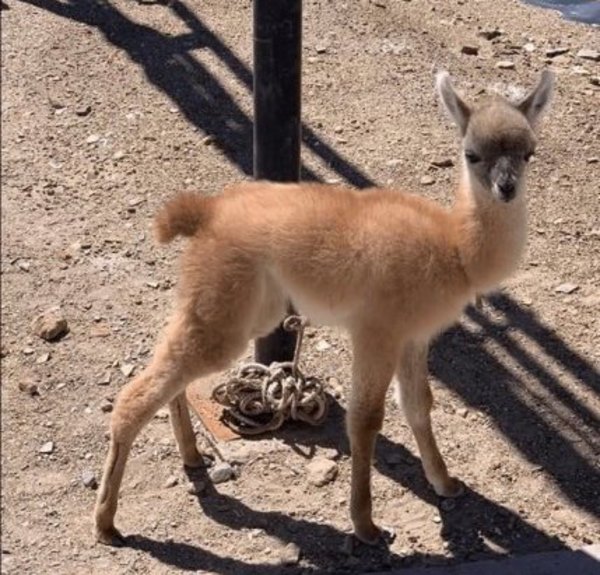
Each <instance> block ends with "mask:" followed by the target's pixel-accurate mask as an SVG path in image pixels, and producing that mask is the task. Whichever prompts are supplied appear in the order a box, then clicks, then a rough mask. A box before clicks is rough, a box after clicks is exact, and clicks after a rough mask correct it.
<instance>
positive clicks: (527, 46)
mask: <svg viewBox="0 0 600 575" xmlns="http://www.w3.org/2000/svg"><path fill="white" fill-rule="evenodd" d="M523 50H525V52H527V53H528V54H531V53H532V52H535V44H532V43H531V42H527V44H524V45H523Z"/></svg>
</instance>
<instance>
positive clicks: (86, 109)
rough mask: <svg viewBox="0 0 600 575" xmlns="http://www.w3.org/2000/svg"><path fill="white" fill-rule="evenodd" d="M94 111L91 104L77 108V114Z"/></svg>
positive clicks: (81, 114)
mask: <svg viewBox="0 0 600 575" xmlns="http://www.w3.org/2000/svg"><path fill="white" fill-rule="evenodd" d="M91 111H92V107H91V106H89V105H88V106H79V107H78V108H75V114H77V115H78V116H82V117H83V116H87V115H89V114H90V113H91Z"/></svg>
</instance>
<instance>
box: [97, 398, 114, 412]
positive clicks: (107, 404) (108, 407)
mask: <svg viewBox="0 0 600 575" xmlns="http://www.w3.org/2000/svg"><path fill="white" fill-rule="evenodd" d="M112 410H113V402H112V401H111V400H110V399H105V400H103V401H102V403H101V404H100V411H102V413H110V412H111V411H112Z"/></svg>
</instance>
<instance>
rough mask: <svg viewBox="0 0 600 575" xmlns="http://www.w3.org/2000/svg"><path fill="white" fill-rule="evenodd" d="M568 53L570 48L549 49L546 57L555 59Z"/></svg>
mask: <svg viewBox="0 0 600 575" xmlns="http://www.w3.org/2000/svg"><path fill="white" fill-rule="evenodd" d="M568 51H569V48H548V50H546V56H548V58H555V57H556V56H560V55H561V54H566V53H567V52H568Z"/></svg>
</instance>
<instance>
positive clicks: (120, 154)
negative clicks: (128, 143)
mask: <svg viewBox="0 0 600 575" xmlns="http://www.w3.org/2000/svg"><path fill="white" fill-rule="evenodd" d="M124 157H125V152H124V151H123V150H117V151H116V152H115V153H114V154H113V160H115V161H117V162H118V161H119V160H122V159H123V158H124Z"/></svg>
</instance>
